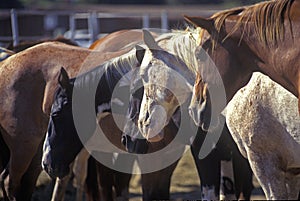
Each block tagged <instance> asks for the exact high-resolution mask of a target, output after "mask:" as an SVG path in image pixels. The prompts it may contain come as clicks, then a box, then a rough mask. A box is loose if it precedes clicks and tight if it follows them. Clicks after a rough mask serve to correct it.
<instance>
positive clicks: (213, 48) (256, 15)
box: [185, 0, 298, 129]
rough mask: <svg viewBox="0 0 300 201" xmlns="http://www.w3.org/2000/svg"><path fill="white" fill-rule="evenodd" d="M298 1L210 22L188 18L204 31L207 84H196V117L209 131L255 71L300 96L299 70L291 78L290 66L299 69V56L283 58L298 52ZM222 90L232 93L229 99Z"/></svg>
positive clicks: (200, 58)
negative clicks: (295, 10) (294, 9)
mask: <svg viewBox="0 0 300 201" xmlns="http://www.w3.org/2000/svg"><path fill="white" fill-rule="evenodd" d="M293 2H294V1H290V0H281V1H266V2H261V3H258V4H254V5H250V6H245V7H238V8H233V9H229V10H225V11H221V12H217V13H216V14H214V15H213V16H211V17H210V18H202V17H187V16H186V17H185V19H186V20H187V21H188V22H189V23H191V24H193V25H195V26H196V27H200V28H201V29H202V34H200V36H201V37H200V39H199V44H198V47H197V50H196V52H195V54H196V57H197V63H198V67H199V70H198V72H199V73H200V75H201V79H199V78H198V81H197V82H196V83H195V87H194V98H193V99H192V103H191V107H190V108H191V116H192V117H193V118H194V120H195V122H196V123H197V124H198V125H201V126H202V128H203V129H208V128H209V125H208V124H209V122H210V121H211V120H212V121H214V119H217V117H216V116H218V115H219V114H220V113H221V112H222V110H223V109H224V107H225V106H226V104H227V103H228V102H229V101H230V100H231V99H232V97H233V96H234V94H235V93H236V92H237V91H238V90H239V89H240V88H242V87H243V86H245V85H246V84H247V83H248V82H249V80H250V78H251V75H252V73H253V72H255V71H260V72H264V73H265V74H267V75H268V76H270V77H271V78H273V79H274V80H275V81H277V82H279V83H281V84H282V85H283V86H285V87H286V88H287V89H289V90H290V91H291V92H293V93H294V94H295V95H297V92H296V90H295V87H294V86H295V85H297V83H296V84H295V83H294V84H291V83H292V82H293V80H296V79H295V78H292V79H291V77H293V76H295V74H296V76H297V73H295V72H298V70H294V71H292V72H294V73H290V69H292V67H290V66H295V62H296V61H294V60H293V59H291V58H297V56H296V55H298V53H296V54H294V56H291V55H292V54H293V53H291V54H288V55H289V56H287V57H286V58H288V59H285V58H284V57H282V55H285V54H286V52H287V51H289V52H297V50H298V48H297V47H296V46H294V44H295V42H296V41H294V40H292V41H291V40H290V38H293V37H294V36H293V33H292V32H293V31H291V30H292V29H294V27H296V26H294V27H291V25H292V24H293V22H292V18H293V17H292V15H291V14H290V9H291V8H292V7H291V6H292V4H293ZM287 16H288V17H287ZM295 38H296V37H295ZM288 46H291V47H292V48H291V49H287V47H288ZM288 48H289V47H288ZM284 59H285V60H284ZM283 60H284V61H283ZM211 64H213V65H211ZM222 88H223V89H225V90H226V91H225V90H224V92H226V93H223V94H224V97H222V96H221V95H223V94H222V90H220V89H222ZM218 93H221V95H219V96H218ZM195 96H197V97H195ZM220 100H224V102H222V101H220ZM197 104H198V106H197ZM210 119H211V120H210Z"/></svg>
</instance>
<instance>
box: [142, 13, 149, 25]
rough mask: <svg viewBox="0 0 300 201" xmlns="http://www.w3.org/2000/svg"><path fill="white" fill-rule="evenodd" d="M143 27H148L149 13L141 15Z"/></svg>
mask: <svg viewBox="0 0 300 201" xmlns="http://www.w3.org/2000/svg"><path fill="white" fill-rule="evenodd" d="M143 28H144V29H149V28H150V16H149V14H144V15H143Z"/></svg>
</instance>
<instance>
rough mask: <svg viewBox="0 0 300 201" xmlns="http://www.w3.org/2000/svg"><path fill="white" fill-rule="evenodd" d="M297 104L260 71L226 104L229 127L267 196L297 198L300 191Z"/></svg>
mask: <svg viewBox="0 0 300 201" xmlns="http://www.w3.org/2000/svg"><path fill="white" fill-rule="evenodd" d="M275 96H276V98H274V97H275ZM295 107H297V98H296V97H294V96H293V95H292V94H291V93H290V92H288V91H287V90H285V89H284V88H283V87H282V86H280V85H279V84H277V83H275V82H274V81H272V80H271V79H270V78H269V77H267V76H265V75H263V74H261V73H257V72H255V73H254V74H253V76H252V78H251V80H250V82H249V83H248V84H247V85H246V86H245V87H244V88H242V89H240V90H239V91H238V92H237V93H236V94H235V95H234V97H233V98H232V100H231V101H230V102H229V103H228V105H227V107H226V120H227V124H228V127H229V130H230V132H231V134H232V136H233V138H234V140H235V142H236V143H237V145H238V146H239V149H240V150H241V153H242V154H243V155H244V156H245V157H247V158H248V159H249V162H250V165H251V168H252V170H253V172H254V174H255V175H256V177H257V178H258V180H259V183H260V184H261V186H262V188H263V190H264V192H265V195H266V197H267V199H275V200H286V199H289V200H296V199H297V198H298V193H299V192H300V177H299V176H300V175H299V173H300V172H299V170H300V135H299V134H300V133H299V132H300V124H299V121H300V117H299V114H298V112H297V111H296V110H295V109H294V108H295ZM270 137H271V139H272V140H270ZM279 147H280V148H279Z"/></svg>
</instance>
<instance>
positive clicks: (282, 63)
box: [229, 23, 299, 96]
mask: <svg viewBox="0 0 300 201" xmlns="http://www.w3.org/2000/svg"><path fill="white" fill-rule="evenodd" d="M288 24H289V23H288ZM229 27H230V26H229ZM290 29H291V28H290V26H286V27H285V35H284V36H283V38H284V39H281V40H280V39H278V40H277V41H267V42H266V41H261V40H260V39H259V37H258V36H257V34H256V33H255V30H254V27H253V26H252V24H251V25H249V28H245V29H243V28H242V27H241V28H240V29H238V30H237V31H236V32H235V33H234V34H233V35H232V36H231V37H233V38H235V40H236V42H238V43H237V44H238V45H237V49H236V51H235V52H236V56H237V57H239V60H240V61H242V65H243V68H247V69H248V71H251V72H261V73H263V74H265V75H267V76H269V77H270V78H271V79H272V80H274V81H276V82H277V83H279V84H280V85H282V86H283V87H284V88H286V89H287V90H289V91H290V92H291V93H293V94H294V95H296V96H297V94H298V92H297V91H296V89H295V86H297V84H298V83H297V78H295V77H294V78H292V76H297V73H299V71H298V72H295V73H294V74H293V75H291V74H289V73H290V71H289V69H288V68H291V66H293V65H295V63H293V61H295V60H296V59H295V58H296V56H297V55H298V54H299V53H298V52H299V51H298V52H296V51H294V50H293V48H294V49H295V50H296V49H298V47H295V44H297V41H295V40H293V39H291V40H289V39H290V38H293V36H292V34H293V33H291V32H290ZM288 50H293V51H290V53H289V56H288V57H284V56H282V55H286V51H288ZM295 53H296V54H295ZM291 61H292V62H291Z"/></svg>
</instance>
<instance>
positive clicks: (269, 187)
mask: <svg viewBox="0 0 300 201" xmlns="http://www.w3.org/2000/svg"><path fill="white" fill-rule="evenodd" d="M247 155H248V159H249V162H250V166H251V168H252V170H253V173H254V174H255V176H256V177H257V179H258V181H259V183H260V185H261V187H262V189H263V191H264V193H265V196H266V198H267V200H286V199H287V198H288V192H287V188H286V183H285V182H286V181H285V175H286V173H285V172H284V171H282V170H281V169H280V167H279V165H278V164H280V163H279V160H280V159H278V158H277V157H276V156H272V155H271V154H270V153H269V154H268V153H261V152H260V153H259V154H256V153H255V152H254V151H252V150H249V149H248V150H247Z"/></svg>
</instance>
